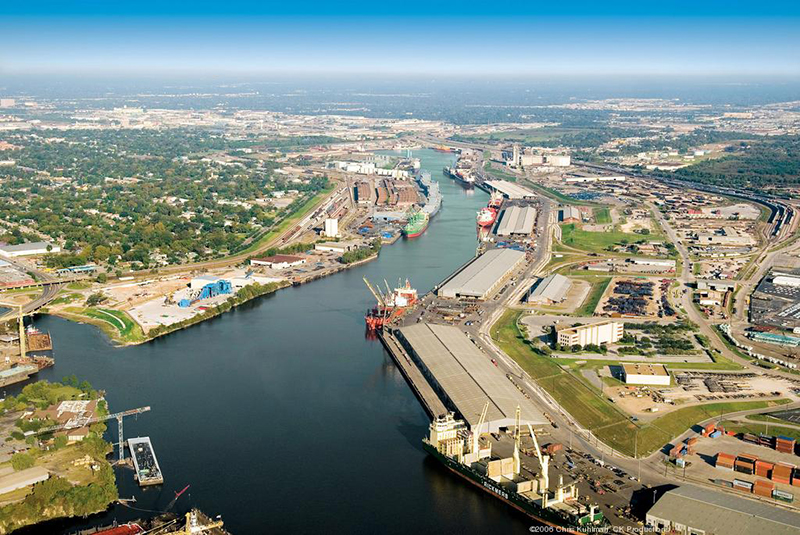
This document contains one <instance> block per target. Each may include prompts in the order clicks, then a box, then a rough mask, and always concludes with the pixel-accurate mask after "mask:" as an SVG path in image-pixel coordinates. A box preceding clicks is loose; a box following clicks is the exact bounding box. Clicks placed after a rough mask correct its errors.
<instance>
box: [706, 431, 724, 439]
mask: <svg viewBox="0 0 800 535" xmlns="http://www.w3.org/2000/svg"><path fill="white" fill-rule="evenodd" d="M721 434H722V432H721V431H714V432H713V433H711V434H710V435H708V436H709V437H711V438H717V437H718V436H720V435H721Z"/></svg>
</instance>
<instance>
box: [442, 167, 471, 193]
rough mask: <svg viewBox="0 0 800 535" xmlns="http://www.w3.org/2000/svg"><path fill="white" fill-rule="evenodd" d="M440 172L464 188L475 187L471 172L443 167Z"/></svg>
mask: <svg viewBox="0 0 800 535" xmlns="http://www.w3.org/2000/svg"><path fill="white" fill-rule="evenodd" d="M442 171H443V172H444V174H445V175H447V176H449V177H450V178H452V179H454V180H455V181H456V182H458V183H459V184H461V185H462V186H464V187H465V188H472V187H475V177H473V176H472V172H471V171H470V170H469V169H460V168H458V167H445V168H444V169H443V170H442Z"/></svg>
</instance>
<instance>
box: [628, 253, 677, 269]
mask: <svg viewBox="0 0 800 535" xmlns="http://www.w3.org/2000/svg"><path fill="white" fill-rule="evenodd" d="M628 261H629V262H630V263H632V264H635V265H637V266H647V267H655V268H659V269H661V270H664V271H671V270H674V269H675V260H671V259H667V258H648V257H646V256H644V257H642V256H640V257H637V258H629V259H628Z"/></svg>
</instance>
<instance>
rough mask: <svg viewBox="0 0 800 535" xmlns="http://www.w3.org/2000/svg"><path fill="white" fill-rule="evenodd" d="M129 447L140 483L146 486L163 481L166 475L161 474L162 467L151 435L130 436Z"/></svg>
mask: <svg viewBox="0 0 800 535" xmlns="http://www.w3.org/2000/svg"><path fill="white" fill-rule="evenodd" d="M128 447H129V448H130V450H131V458H132V459H133V467H134V469H135V470H136V479H137V480H138V481H139V485H140V486H142V487H145V486H147V485H160V484H161V483H163V482H164V476H163V475H162V474H161V467H160V466H159V465H158V459H156V452H155V451H154V450H153V444H152V443H151V442H150V437H138V438H130V439H128Z"/></svg>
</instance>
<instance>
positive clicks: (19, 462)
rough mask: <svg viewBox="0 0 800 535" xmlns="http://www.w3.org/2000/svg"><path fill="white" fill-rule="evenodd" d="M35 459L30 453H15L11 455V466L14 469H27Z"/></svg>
mask: <svg viewBox="0 0 800 535" xmlns="http://www.w3.org/2000/svg"><path fill="white" fill-rule="evenodd" d="M35 462H36V460H35V459H34V458H33V455H31V454H30V453H15V454H14V455H12V456H11V466H12V467H13V468H14V470H16V471H20V470H27V469H28V468H31V467H32V466H33V465H34V463H35Z"/></svg>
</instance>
